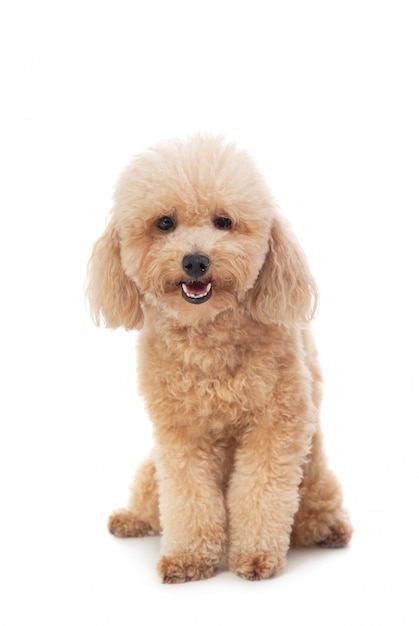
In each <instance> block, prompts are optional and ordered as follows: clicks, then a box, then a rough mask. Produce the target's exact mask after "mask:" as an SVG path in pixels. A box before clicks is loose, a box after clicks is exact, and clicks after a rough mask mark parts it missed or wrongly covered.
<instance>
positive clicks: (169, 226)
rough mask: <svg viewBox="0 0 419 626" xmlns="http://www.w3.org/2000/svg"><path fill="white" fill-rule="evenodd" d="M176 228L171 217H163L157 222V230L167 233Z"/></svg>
mask: <svg viewBox="0 0 419 626" xmlns="http://www.w3.org/2000/svg"><path fill="white" fill-rule="evenodd" d="M175 226H176V225H175V222H174V219H173V218H172V217H170V216H169V215H163V217H161V218H160V219H159V220H158V222H157V228H158V229H159V230H162V231H165V232H167V231H168V230H173V229H174V228H175Z"/></svg>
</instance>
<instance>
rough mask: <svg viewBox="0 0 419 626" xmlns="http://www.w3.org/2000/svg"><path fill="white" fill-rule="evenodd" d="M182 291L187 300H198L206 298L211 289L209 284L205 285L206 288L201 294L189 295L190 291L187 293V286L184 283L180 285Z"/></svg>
mask: <svg viewBox="0 0 419 626" xmlns="http://www.w3.org/2000/svg"><path fill="white" fill-rule="evenodd" d="M182 289H183V291H184V293H185V294H186V295H187V296H188V298H193V299H194V300H199V298H203V297H204V296H207V295H208V294H209V292H210V289H211V283H208V284H207V288H206V289H205V291H204V292H203V293H191V292H190V291H188V286H187V285H186V283H182Z"/></svg>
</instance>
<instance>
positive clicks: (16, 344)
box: [0, 0, 419, 626]
mask: <svg viewBox="0 0 419 626" xmlns="http://www.w3.org/2000/svg"><path fill="white" fill-rule="evenodd" d="M198 4H199V3H196V6H198ZM303 4H304V3H303ZM21 5H22V6H21ZM134 5H135V6H134ZM233 5H234V6H233ZM256 5H257V6H256ZM338 5H339V3H333V2H332V3H327V2H319V3H309V2H308V3H307V4H306V5H304V7H302V5H301V6H300V3H286V2H284V3H282V2H281V3H272V6H269V3H266V4H265V3H264V2H263V1H262V2H260V3H259V2H258V3H255V6H253V4H252V3H251V2H249V3H243V2H240V3H235V2H232V3H231V4H230V3H225V2H223V3H220V5H218V3H217V2H216V1H215V0H213V2H211V3H210V4H208V5H207V12H206V13H205V16H204V17H203V14H201V13H200V11H198V12H197V9H194V8H193V7H194V6H195V3H189V2H186V1H185V0H181V1H180V2H179V3H170V2H164V1H156V2H155V3H129V2H121V3H117V4H115V5H114V6H113V5H112V3H103V2H102V3H96V2H94V1H92V2H83V3H81V2H80V3H78V2H77V1H75V2H74V3H71V6H70V5H68V7H66V8H65V9H64V5H61V4H60V3H49V2H48V1H47V0H40V2H37V3H30V2H27V3H26V2H23V3H15V4H13V5H12V4H10V8H8V9H7V11H8V15H7V18H8V19H7V20H5V19H2V29H3V31H4V33H2V37H1V38H0V44H1V45H2V46H5V49H4V51H3V50H2V59H3V61H4V60H7V63H6V67H5V73H4V78H3V79H2V81H3V82H2V92H3V94H4V95H3V96H2V106H3V105H4V106H5V107H6V108H5V113H4V114H3V113H2V115H1V118H0V121H1V122H2V142H1V146H0V148H1V154H0V156H1V163H0V164H1V171H2V193H1V205H2V208H1V218H0V232H1V236H0V240H1V241H0V268H1V283H0V294H1V305H0V315H1V325H0V329H1V338H0V359H1V365H2V370H1V392H0V419H1V422H0V429H1V435H0V476H1V498H0V507H1V517H0V520H1V521H0V524H1V532H0V544H1V545H0V570H1V575H2V583H1V587H0V589H1V592H0V596H1V600H0V622H1V623H2V624H5V625H7V626H22V625H23V624H35V623H36V624H43V625H44V626H57V625H60V626H66V625H67V624H68V625H71V626H75V625H77V626H119V625H123V626H131V625H132V626H134V625H136V626H137V625H138V624H145V625H147V626H155V625H159V624H165V623H167V622H170V623H174V624H181V623H182V624H184V625H185V626H187V625H189V624H191V625H192V624H194V625H195V624H199V625H201V624H202V625H206V624H210V623H211V624H223V625H224V624H232V625H236V624H242V625H243V626H250V625H251V624H252V625H253V624H255V623H257V624H273V625H277V624H278V625H282V624H284V625H285V624H286V625H288V624H296V625H298V626H301V625H302V624H310V625H312V626H316V625H322V626H337V625H339V626H346V625H348V626H349V625H350V626H353V625H354V624H356V625H357V626H383V625H384V624H386V625H387V624H388V625H391V626H394V625H397V626H416V625H417V624H418V623H419V608H418V604H419V603H418V600H417V594H418V587H419V585H418V583H419V577H418V561H419V533H418V518H419V504H418V484H419V462H418V452H417V449H418V446H417V441H418V435H419V427H418V423H419V421H418V418H419V402H418V401H419V393H418V374H419V331H418V319H419V296H418V293H419V290H418V283H419V281H418V268H419V253H418V222H417V215H418V210H419V179H418V171H419V162H418V153H417V146H418V145H419V127H418V116H417V111H418V110H419V100H418V93H417V80H415V77H416V76H417V58H419V57H418V38H417V22H416V25H415V20H416V17H415V16H416V11H413V10H412V11H410V8H411V7H413V6H414V3H412V4H410V3H409V2H397V3H392V2H389V3H374V2H370V1H369V0H364V1H363V2H361V3H359V6H358V3H357V2H353V3H350V5H349V4H348V6H347V8H346V9H345V10H343V9H342V12H339V10H338V8H337V7H338ZM339 6H340V5H339ZM342 6H343V5H342ZM345 7H346V5H345ZM239 18H240V19H239ZM191 24H193V25H194V28H192V27H191ZM176 29H177V30H176ZM191 50H193V51H194V52H193V53H191ZM197 51H198V52H199V54H198V53H197ZM2 75H3V72H2ZM3 127H4V128H3ZM199 128H205V129H210V130H212V129H215V130H224V131H225V132H226V133H227V135H228V136H230V137H232V138H233V139H235V138H237V139H238V140H239V141H240V142H241V143H242V145H244V146H245V147H248V148H249V149H250V150H252V151H253V150H255V151H256V153H257V158H258V159H259V161H260V164H261V166H262V167H263V169H264V171H266V174H267V177H268V179H269V181H270V183H271V184H272V186H273V188H274V192H275V194H276V195H277V196H278V199H279V202H280V204H281V206H282V208H283V210H284V212H285V214H286V215H287V216H288V217H289V219H290V221H291V222H292V223H293V224H294V226H295V230H296V232H297V235H298V237H299V239H300V241H301V243H302V244H303V247H304V248H305V250H306V252H307V256H308V258H309V260H310V265H311V267H312V271H313V273H314V275H315V277H316V279H317V281H318V284H319V288H320V293H321V307H320V312H319V315H318V318H317V320H316V322H315V324H314V331H315V335H316V339H317V342H318V346H319V350H320V355H321V361H322V364H323V370H324V378H325V398H324V407H323V427H324V432H325V441H326V447H327V450H328V454H329V459H330V463H331V465H332V466H333V468H334V469H335V470H336V471H337V473H338V474H339V476H340V478H341V481H342V484H343V486H344V492H345V498H346V504H347V506H348V508H349V509H350V511H351V515H352V520H353V523H354V526H355V529H356V532H355V535H354V538H353V541H352V544H351V545H350V547H349V548H348V549H345V550H342V551H324V550H312V551H306V550H303V551H300V552H297V551H294V552H291V553H290V555H289V563H288V567H287V569H286V570H285V572H284V573H283V574H282V575H281V576H279V577H277V578H275V579H272V580H269V581H265V582H258V583H249V582H246V581H242V580H240V579H238V578H236V577H235V576H233V575H232V574H231V573H229V572H228V571H226V570H225V569H221V570H220V572H219V573H218V574H217V575H216V576H215V577H214V578H212V579H211V580H208V581H204V582H196V583H189V584H186V585H176V586H167V585H162V584H161V583H160V581H159V580H158V577H157V574H156V570H155V564H156V561H157V560H158V557H159V539H158V538H147V539H142V540H137V539H135V540H117V539H115V538H113V537H111V536H110V535H109V534H108V533H107V530H106V521H107V516H108V514H109V512H110V511H111V510H112V509H113V508H114V507H117V506H121V505H123V504H124V503H125V501H126V498H127V493H128V485H129V482H130V479H131V476H132V474H133V471H134V468H135V466H136V464H137V462H138V461H139V460H140V459H141V458H142V457H144V456H145V455H146V454H147V452H148V450H149V448H150V445H151V437H152V434H151V429H150V425H149V423H148V421H147V418H146V416H145V415H144V414H143V412H142V409H141V402H140V400H139V399H138V398H137V397H136V390H135V360H134V344H135V337H134V335H132V334H129V333H125V332H123V331H114V332H110V331H105V330H99V329H97V328H95V327H94V326H93V324H92V323H91V322H90V319H89V316H88V312H87V311H86V309H85V304H84V296H83V281H84V277H85V267H86V262H87V259H88V256H89V251H90V246H91V244H92V243H93V241H94V239H95V238H96V237H97V236H98V235H99V234H100V233H101V230H102V228H103V225H104V220H105V215H106V212H107V211H108V209H109V208H110V206H111V193H112V186H113V183H114V180H115V178H116V176H117V174H118V172H119V170H120V169H121V167H122V166H123V165H124V164H125V162H126V160H127V159H129V158H130V156H131V155H132V154H133V153H134V152H136V151H138V150H140V149H142V148H143V146H144V145H148V144H149V143H150V142H152V141H153V140H154V139H155V138H159V137H161V136H165V135H167V136H171V135H177V134H187V133H189V132H191V130H192V129H199ZM3 131H4V132H3ZM156 384H158V381H156Z"/></svg>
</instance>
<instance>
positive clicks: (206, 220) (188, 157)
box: [89, 136, 301, 328]
mask: <svg viewBox="0 0 419 626" xmlns="http://www.w3.org/2000/svg"><path fill="white" fill-rule="evenodd" d="M114 197H115V207H114V210H113V212H112V217H111V221H110V223H109V225H108V228H107V230H106V231H105V233H104V235H103V236H102V238H101V239H100V240H99V241H98V242H97V244H96V246H95V249H94V252H93V255H92V260H91V266H90V284H89V292H90V294H89V295H90V299H91V302H92V308H93V310H94V313H95V312H96V319H98V317H99V315H103V317H104V318H105V320H106V321H107V323H108V325H109V326H118V325H124V326H126V327H128V328H131V327H139V326H140V324H141V318H142V314H141V302H143V303H145V304H146V305H150V306H155V307H156V309H157V311H156V314H157V313H158V314H159V315H162V314H163V315H168V316H170V317H172V318H175V319H176V320H178V322H179V323H181V324H185V325H190V324H194V323H196V322H197V321H206V320H211V319H213V318H214V317H215V316H216V315H217V314H218V313H219V312H220V311H223V310H225V309H232V308H235V307H237V306H248V308H249V311H250V312H251V314H253V315H255V316H257V315H259V317H263V315H264V312H263V311H262V310H261V308H260V306H259V305H258V304H257V303H256V301H255V297H256V295H257V294H258V293H260V298H261V299H260V304H261V305H262V300H263V298H264V299H265V304H264V305H262V306H263V307H264V308H265V309H268V308H269V306H268V304H267V303H268V301H269V299H270V296H269V295H267V294H268V292H269V291H272V292H274V291H275V290H276V292H277V295H276V296H275V294H274V295H273V296H272V297H273V298H274V299H275V297H277V298H278V294H280V293H283V292H284V290H286V289H287V284H286V283H287V282H288V283H290V279H289V276H288V275H289V274H290V272H292V271H293V270H292V269H291V268H290V263H291V264H292V262H290V259H287V256H289V254H290V250H291V248H292V245H291V244H290V240H289V239H288V238H287V237H286V235H285V234H284V232H283V229H281V228H280V225H279V222H278V221H277V220H274V204H273V200H272V198H271V194H270V191H269V189H268V188H267V186H266V184H265V182H264V180H263V178H262V177H261V175H260V174H259V172H258V170H257V168H256V167H255V165H254V164H253V162H252V161H251V159H250V158H249V156H248V155H247V154H246V153H243V152H240V151H237V150H236V148H235V147H234V146H233V145H231V144H225V143H224V142H223V141H220V140H219V139H218V138H211V137H201V136H199V137H195V138H194V139H193V140H191V141H190V142H187V143H180V142H177V143H176V142H175V143H170V144H169V143H167V144H161V145H159V146H157V147H156V148H155V149H154V150H152V151H150V152H148V153H146V154H144V155H141V156H139V157H138V158H137V159H135V160H134V161H133V162H132V163H131V164H130V166H129V167H128V168H127V169H126V170H125V172H124V173H123V175H122V176H121V178H120V180H119V183H118V185H117V188H116V191H115V196H114ZM274 222H275V223H274ZM274 229H275V230H276V234H275V233H274V232H273V230H274ZM274 239H275V240H277V250H276V251H275V250H273V247H274V245H276V244H274ZM295 250H296V251H297V249H296V248H295ZM278 254H282V255H283V257H284V258H283V261H282V269H283V273H282V277H280V278H279V280H280V281H281V285H280V286H279V288H278V285H275V283H277V282H278V277H276V276H275V267H276V266H278V258H275V259H274V258H273V255H274V256H275V255H276V257H277V256H278ZM297 256H298V254H297ZM299 260H301V259H299ZM291 261H292V259H291ZM269 265H270V266H271V268H270V269H269V267H268V266H269ZM264 267H267V271H268V272H269V271H270V272H271V274H272V276H271V279H272V281H273V284H272V286H271V287H270V288H269V287H266V289H264V288H262V279H261V276H262V274H263V272H262V269H263V268H264ZM276 269H277V270H278V267H276ZM99 273H101V276H99ZM296 278H297V277H296ZM265 281H268V282H269V277H268V276H266V277H265ZM291 282H293V281H291ZM111 292H113V293H111ZM262 292H264V293H262ZM252 293H253V296H255V297H252ZM246 303H247V304H246ZM258 311H259V314H258V313H257V312H258ZM266 317H267V318H270V314H269V312H268V311H266Z"/></svg>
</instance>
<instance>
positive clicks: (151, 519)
mask: <svg viewBox="0 0 419 626" xmlns="http://www.w3.org/2000/svg"><path fill="white" fill-rule="evenodd" d="M159 518H160V515H159V499H158V491H157V481H156V468H155V465H154V462H153V461H152V459H147V460H146V461H143V462H142V463H141V465H140V466H139V468H138V469H137V471H136V474H135V477H134V481H133V484H132V486H131V497H130V500H129V503H128V507H127V508H126V509H118V510H116V511H114V512H113V513H112V514H111V516H110V517H109V521H108V529H109V532H111V533H112V534H113V535H115V536H116V537H144V536H146V535H157V534H159V533H160V532H161V527H160V519H159Z"/></svg>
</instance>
